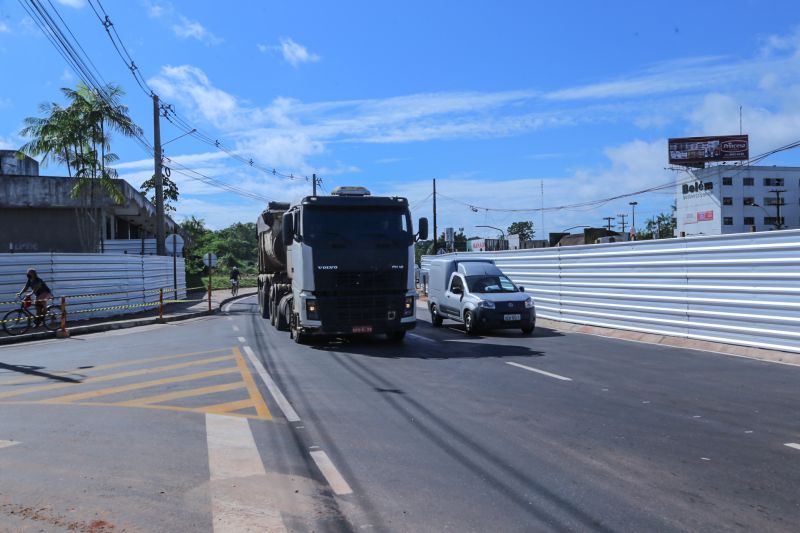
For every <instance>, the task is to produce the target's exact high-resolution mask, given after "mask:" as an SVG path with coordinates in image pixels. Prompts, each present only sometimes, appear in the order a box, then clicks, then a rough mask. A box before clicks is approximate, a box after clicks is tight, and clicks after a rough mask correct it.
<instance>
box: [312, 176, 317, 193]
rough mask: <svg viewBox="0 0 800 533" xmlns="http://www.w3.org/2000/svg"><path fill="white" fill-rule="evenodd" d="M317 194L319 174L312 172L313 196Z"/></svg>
mask: <svg viewBox="0 0 800 533" xmlns="http://www.w3.org/2000/svg"><path fill="white" fill-rule="evenodd" d="M316 195H317V175H316V174H311V196H316Z"/></svg>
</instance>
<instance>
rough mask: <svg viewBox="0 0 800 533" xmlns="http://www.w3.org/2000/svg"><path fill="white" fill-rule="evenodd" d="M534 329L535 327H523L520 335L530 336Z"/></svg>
mask: <svg viewBox="0 0 800 533" xmlns="http://www.w3.org/2000/svg"><path fill="white" fill-rule="evenodd" d="M534 327H535V326H533V325H530V326H525V327H524V328H522V334H523V335H530V334H531V333H533V329H534Z"/></svg>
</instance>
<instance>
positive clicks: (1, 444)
mask: <svg viewBox="0 0 800 533" xmlns="http://www.w3.org/2000/svg"><path fill="white" fill-rule="evenodd" d="M17 444H19V442H17V441H15V440H0V448H9V447H11V446H15V445H17Z"/></svg>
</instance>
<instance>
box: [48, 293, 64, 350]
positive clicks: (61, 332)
mask: <svg viewBox="0 0 800 533" xmlns="http://www.w3.org/2000/svg"><path fill="white" fill-rule="evenodd" d="M45 320H46V319H45ZM56 337H58V338H59V339H66V338H67V337H69V331H67V299H66V298H65V297H63V296H62V297H61V327H60V328H58V331H56Z"/></svg>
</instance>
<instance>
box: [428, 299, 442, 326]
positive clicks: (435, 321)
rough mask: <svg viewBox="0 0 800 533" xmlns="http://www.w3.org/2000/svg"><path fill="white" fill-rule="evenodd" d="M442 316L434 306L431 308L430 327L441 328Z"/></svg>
mask: <svg viewBox="0 0 800 533" xmlns="http://www.w3.org/2000/svg"><path fill="white" fill-rule="evenodd" d="M442 320H444V319H443V318H442V315H440V314H439V312H438V311H437V310H436V304H433V305H432V306H431V325H432V326H433V327H435V328H440V327H442Z"/></svg>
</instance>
